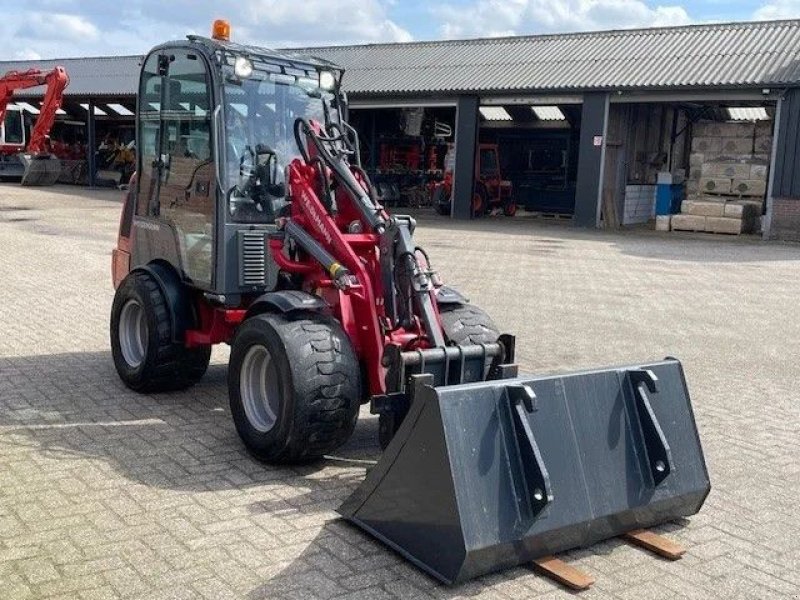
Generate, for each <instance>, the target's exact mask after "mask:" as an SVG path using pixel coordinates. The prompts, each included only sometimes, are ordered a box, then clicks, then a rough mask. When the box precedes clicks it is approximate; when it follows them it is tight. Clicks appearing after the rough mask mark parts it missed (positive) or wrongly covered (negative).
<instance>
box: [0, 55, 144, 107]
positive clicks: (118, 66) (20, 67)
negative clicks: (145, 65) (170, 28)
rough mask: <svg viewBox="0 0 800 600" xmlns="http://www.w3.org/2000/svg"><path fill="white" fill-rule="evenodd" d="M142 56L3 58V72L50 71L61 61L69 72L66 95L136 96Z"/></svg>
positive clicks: (36, 92) (0, 63)
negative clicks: (45, 58) (41, 58)
mask: <svg viewBox="0 0 800 600" xmlns="http://www.w3.org/2000/svg"><path fill="white" fill-rule="evenodd" d="M141 60H142V57H141V56H105V57H96V58H62V59H53V60H26V61H0V76H2V75H3V74H5V73H7V72H8V71H27V70H28V69H41V70H43V71H49V70H50V69H52V68H53V67H55V66H57V65H61V66H62V67H64V68H65V69H66V70H67V73H69V77H70V82H69V86H67V89H66V90H65V91H64V95H65V96H67V97H69V96H82V97H90V96H133V95H135V94H136V89H137V87H138V82H139V62H140V61H141ZM42 90H43V88H31V89H29V90H24V91H21V92H20V93H19V94H17V95H18V96H41V95H42V93H43V91H42Z"/></svg>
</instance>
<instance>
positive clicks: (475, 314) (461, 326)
mask: <svg viewBox="0 0 800 600" xmlns="http://www.w3.org/2000/svg"><path fill="white" fill-rule="evenodd" d="M439 315H440V316H441V318H442V328H443V329H444V337H445V339H446V340H447V341H449V342H453V343H455V344H457V345H459V346H468V345H470V344H493V343H494V342H496V341H497V339H498V338H499V337H500V331H499V330H498V329H497V326H496V325H495V324H494V321H492V319H491V317H489V315H487V314H486V313H485V312H484V311H483V310H482V309H480V308H478V307H477V306H473V305H472V304H440V305H439ZM490 363H491V360H487V361H486V366H487V367H488V366H489V364H490ZM405 416H406V415H405V413H383V414H381V416H380V417H379V418H378V440H379V441H380V444H381V448H383V449H384V450H385V449H386V447H387V446H388V445H389V442H391V441H392V438H393V437H394V436H395V434H396V433H397V430H398V429H399V428H400V425H402V423H403V419H405Z"/></svg>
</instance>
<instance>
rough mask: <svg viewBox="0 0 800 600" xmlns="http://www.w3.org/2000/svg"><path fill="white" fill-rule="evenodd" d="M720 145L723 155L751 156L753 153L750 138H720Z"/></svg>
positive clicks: (751, 139)
mask: <svg viewBox="0 0 800 600" xmlns="http://www.w3.org/2000/svg"><path fill="white" fill-rule="evenodd" d="M721 144H722V153H723V154H752V152H753V138H752V137H744V138H738V137H735V138H734V137H732V138H722V139H721Z"/></svg>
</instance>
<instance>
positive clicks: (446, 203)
mask: <svg viewBox="0 0 800 600" xmlns="http://www.w3.org/2000/svg"><path fill="white" fill-rule="evenodd" d="M431 201H432V202H433V206H434V208H435V209H436V212H437V213H438V214H440V215H442V216H443V217H449V216H450V211H451V205H452V202H451V200H450V198H449V196H448V195H447V188H446V187H445V186H444V185H440V186H438V187H437V188H436V189H435V190H434V192H433V198H432V199H431Z"/></svg>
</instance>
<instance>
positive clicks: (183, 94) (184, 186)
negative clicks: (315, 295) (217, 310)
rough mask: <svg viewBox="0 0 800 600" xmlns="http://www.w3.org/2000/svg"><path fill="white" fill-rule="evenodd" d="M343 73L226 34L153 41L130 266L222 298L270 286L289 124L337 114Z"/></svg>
mask: <svg viewBox="0 0 800 600" xmlns="http://www.w3.org/2000/svg"><path fill="white" fill-rule="evenodd" d="M340 77H341V73H340V72H339V71H337V70H336V69H334V68H333V67H332V66H330V65H328V64H327V63H324V62H322V61H315V60H314V59H302V58H298V57H294V56H290V55H284V54H280V53H276V52H272V51H269V50H266V49H263V48H254V47H249V46H240V45H237V44H233V43H230V42H228V41H224V40H212V39H207V38H202V37H197V36H191V37H189V38H188V39H187V40H186V41H180V42H171V43H168V44H164V45H162V46H158V47H156V48H155V49H153V50H152V51H151V52H150V54H148V55H147V57H146V58H145V60H144V62H143V65H142V71H141V79H140V87H139V100H138V102H139V104H138V111H137V114H138V124H137V136H138V143H137V151H138V156H137V161H138V164H137V173H138V182H137V186H136V190H135V192H134V195H135V210H134V211H133V214H132V219H131V236H130V241H131V244H130V245H131V249H130V268H131V269H133V268H135V267H137V266H140V265H147V264H150V263H152V262H155V261H158V262H160V263H166V264H168V265H170V266H171V267H173V268H174V269H175V270H176V271H177V272H178V274H179V275H180V277H181V279H182V280H183V281H184V282H185V283H186V284H188V285H189V286H190V287H193V288H195V289H198V290H200V291H202V292H204V293H206V294H207V295H209V296H210V297H212V298H216V299H218V301H219V302H220V303H223V304H226V305H231V306H235V305H239V304H241V302H242V298H243V297H245V296H247V295H255V294H260V293H263V292H264V291H265V290H270V289H273V288H275V286H276V284H277V278H278V269H277V266H276V265H274V263H272V261H271V259H270V255H269V252H268V251H267V236H268V235H269V234H270V233H272V232H274V230H275V228H276V227H275V219H276V217H277V216H278V215H279V214H280V213H281V211H283V210H285V207H286V206H287V203H288V199H287V192H288V190H287V189H286V185H285V181H284V173H285V169H286V167H287V166H288V165H289V163H290V162H291V161H292V160H293V159H294V158H296V157H298V156H299V155H300V152H299V150H298V148H297V145H296V142H295V138H294V133H293V132H294V122H295V120H296V119H297V118H298V117H304V118H309V119H316V120H318V121H320V122H324V121H325V120H337V119H339V108H338V106H339V102H337V98H338V94H337V90H338V82H339V79H340ZM123 233H124V232H123ZM116 279H118V278H117V276H116V274H115V280H116Z"/></svg>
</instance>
